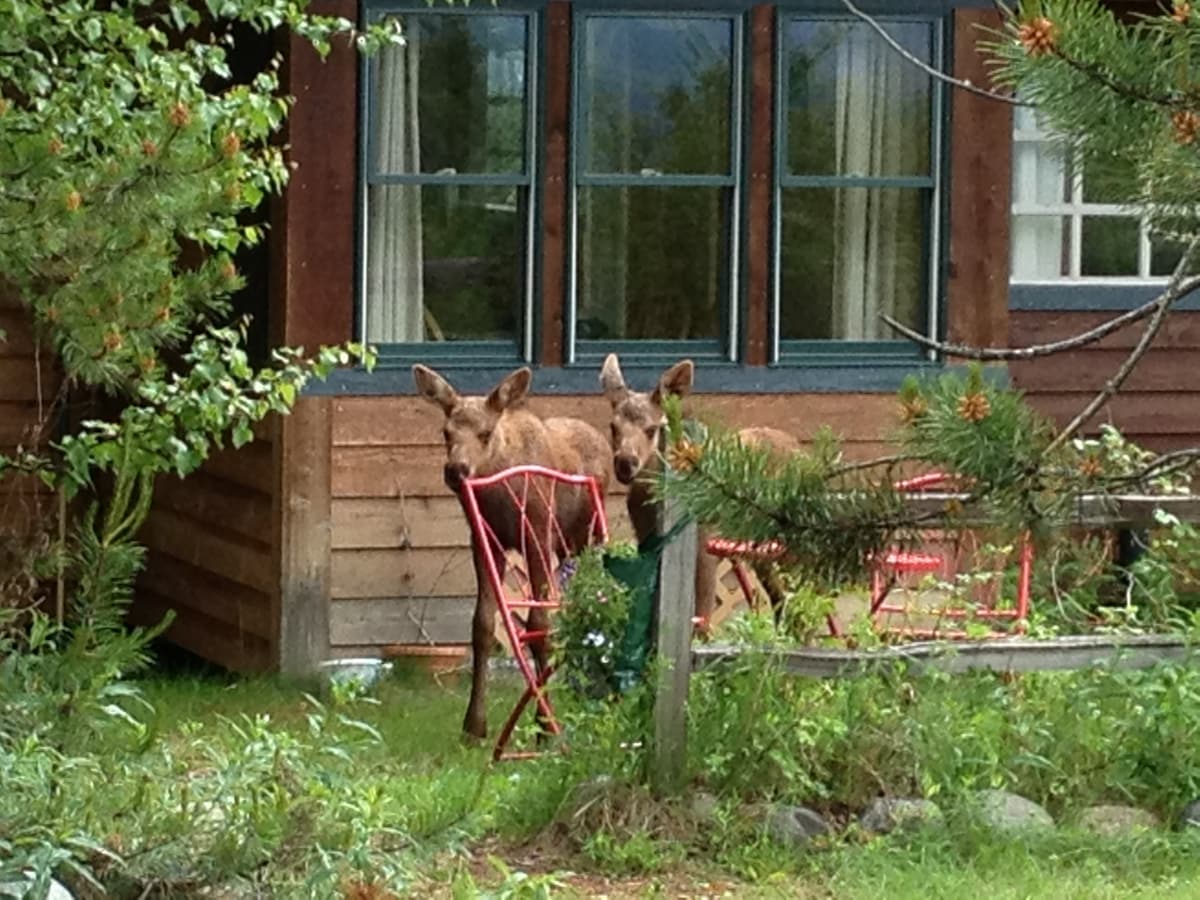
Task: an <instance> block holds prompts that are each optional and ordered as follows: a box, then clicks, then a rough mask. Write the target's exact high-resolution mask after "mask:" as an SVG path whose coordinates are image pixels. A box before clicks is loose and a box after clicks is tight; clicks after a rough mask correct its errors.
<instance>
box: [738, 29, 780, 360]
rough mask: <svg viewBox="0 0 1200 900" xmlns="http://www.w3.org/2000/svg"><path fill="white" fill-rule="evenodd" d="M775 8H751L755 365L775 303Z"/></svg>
mask: <svg viewBox="0 0 1200 900" xmlns="http://www.w3.org/2000/svg"><path fill="white" fill-rule="evenodd" d="M774 46H775V7H773V6H768V5H760V6H756V7H754V9H753V10H751V12H750V149H749V153H748V160H747V162H748V167H749V171H748V176H749V183H748V185H747V189H746V217H747V222H748V226H747V234H746V315H745V319H744V321H745V332H746V340H745V345H744V349H745V354H746V362H747V363H749V364H750V365H752V366H762V365H766V364H767V361H768V360H769V358H770V348H769V346H768V334H769V322H768V309H769V308H770V302H771V193H772V191H771V184H772V176H773V160H772V154H771V148H772V146H773V144H772V141H771V132H772V130H773V129H772V125H773V122H774V116H775V110H774V105H773V104H774V99H773V98H774V90H775V63H774Z"/></svg>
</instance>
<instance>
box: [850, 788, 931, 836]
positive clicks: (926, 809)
mask: <svg viewBox="0 0 1200 900" xmlns="http://www.w3.org/2000/svg"><path fill="white" fill-rule="evenodd" d="M941 817H942V809H941V807H940V806H938V805H937V804H936V803H934V802H933V801H932V800H925V799H922V798H920V797H876V798H875V799H874V800H872V801H871V802H870V803H869V804H868V805H867V808H866V809H864V810H863V812H862V815H861V816H859V817H858V824H859V825H861V826H862V828H863V829H864V830H865V831H873V832H875V833H876V834H887V833H888V832H891V831H895V830H896V829H897V828H909V827H912V826H919V825H925V824H927V823H929V822H931V821H933V820H934V819H940V818H941Z"/></svg>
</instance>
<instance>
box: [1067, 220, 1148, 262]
mask: <svg viewBox="0 0 1200 900" xmlns="http://www.w3.org/2000/svg"><path fill="white" fill-rule="evenodd" d="M1137 273H1138V222H1137V219H1127V218H1123V217H1118V216H1086V217H1084V220H1083V259H1082V261H1081V264H1080V270H1079V274H1081V275H1137Z"/></svg>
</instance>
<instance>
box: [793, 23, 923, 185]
mask: <svg viewBox="0 0 1200 900" xmlns="http://www.w3.org/2000/svg"><path fill="white" fill-rule="evenodd" d="M886 27H887V30H888V33H889V34H891V35H892V37H894V38H895V39H896V40H897V41H899V42H900V44H902V45H903V46H904V47H905V48H906V49H907V50H908V51H909V52H910V53H912V54H913V55H914V56H916V57H918V58H919V59H922V60H924V61H925V62H928V63H930V64H932V62H933V31H932V27H931V26H930V25H929V24H927V23H919V22H912V23H896V22H889V23H887V25H886ZM784 64H785V65H786V66H787V88H788V93H787V96H786V97H785V98H784V100H785V102H786V104H787V105H786V115H787V168H788V172H789V173H790V174H794V175H928V174H929V166H930V159H929V145H930V137H929V136H930V108H931V99H932V93H931V85H930V79H929V76H928V75H926V74H925V73H924V72H922V71H921V70H920V69H918V68H917V67H916V66H914V65H912V63H910V62H907V61H906V60H904V59H903V58H901V57H900V55H899V54H897V53H896V51H895V50H893V49H892V48H891V47H889V46H888V45H887V44H886V43H884V41H883V39H882V38H881V37H879V35H878V34H876V33H875V32H874V31H873V30H872V29H871V28H870V26H868V25H866V24H864V23H860V22H850V21H841V20H837V21H817V20H809V19H790V20H789V21H788V24H787V29H786V43H785V57H784Z"/></svg>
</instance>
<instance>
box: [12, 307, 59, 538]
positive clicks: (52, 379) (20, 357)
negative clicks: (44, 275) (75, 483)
mask: <svg viewBox="0 0 1200 900" xmlns="http://www.w3.org/2000/svg"><path fill="white" fill-rule="evenodd" d="M0 331H3V332H4V333H5V337H4V338H3V339H2V340H0V453H4V454H9V453H12V452H13V451H14V450H16V449H17V447H22V448H24V449H30V450H32V449H37V448H39V447H42V446H44V444H45V442H46V441H47V440H48V439H49V438H50V437H51V436H52V432H53V429H54V418H55V415H56V414H55V412H54V407H55V399H56V397H57V394H58V389H59V384H60V378H59V373H58V370H57V368H56V367H55V365H54V357H53V355H52V354H51V353H50V352H49V351H47V350H45V349H44V348H40V347H39V346H38V344H37V341H36V339H35V337H34V334H33V330H32V328H31V325H30V322H29V318H28V314H27V312H26V310H25V309H24V308H23V307H22V306H21V305H20V304H19V303H18V302H17V301H16V299H15V298H13V297H11V296H9V295H7V294H6V293H5V291H4V289H3V287H0ZM48 499H49V492H48V491H47V490H46V488H45V487H44V486H43V485H42V484H41V482H39V481H38V480H37V479H34V478H28V477H21V476H12V475H10V476H6V477H5V478H3V479H2V480H0V536H3V535H15V534H27V533H28V532H30V531H32V530H36V529H37V528H38V527H39V526H41V525H44V524H45V517H46V516H47V515H50V514H51V513H52V510H51V504H49V503H48Z"/></svg>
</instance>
